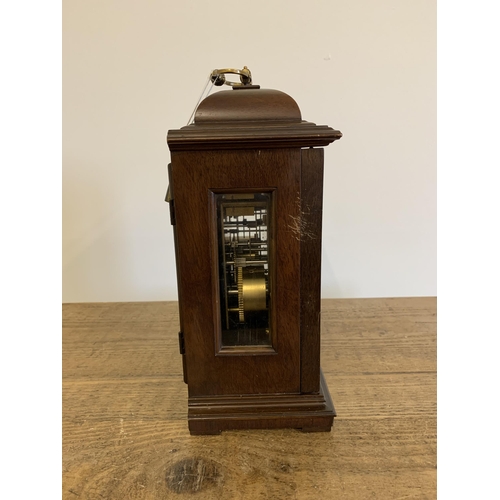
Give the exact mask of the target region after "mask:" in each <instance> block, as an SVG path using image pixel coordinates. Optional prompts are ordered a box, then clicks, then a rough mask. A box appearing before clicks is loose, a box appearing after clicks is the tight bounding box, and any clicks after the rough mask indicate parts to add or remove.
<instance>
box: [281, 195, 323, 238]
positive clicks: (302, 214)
mask: <svg viewBox="0 0 500 500" xmlns="http://www.w3.org/2000/svg"><path fill="white" fill-rule="evenodd" d="M296 204H297V206H298V208H299V215H291V214H289V217H290V219H291V222H290V223H289V224H288V227H289V229H290V230H291V231H292V233H293V235H294V238H295V239H296V240H298V241H300V240H315V239H316V237H317V235H316V233H315V232H314V231H312V230H311V229H310V228H309V222H308V218H309V217H310V216H311V207H310V206H309V205H308V204H307V203H304V204H303V205H302V206H301V203H300V197H297V200H296Z"/></svg>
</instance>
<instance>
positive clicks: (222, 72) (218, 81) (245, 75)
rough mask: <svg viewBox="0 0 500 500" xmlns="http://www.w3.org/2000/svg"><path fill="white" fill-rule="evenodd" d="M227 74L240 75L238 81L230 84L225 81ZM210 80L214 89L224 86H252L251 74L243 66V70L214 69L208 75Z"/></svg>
mask: <svg viewBox="0 0 500 500" xmlns="http://www.w3.org/2000/svg"><path fill="white" fill-rule="evenodd" d="M227 74H231V75H240V81H239V82H230V81H228V80H226V75H227ZM210 80H211V81H212V83H213V84H214V85H215V86H216V87H220V86H221V85H224V84H225V85H229V86H231V87H242V86H245V85H252V73H251V72H250V70H249V69H248V68H247V67H246V66H243V69H232V68H227V69H214V70H213V71H212V73H211V74H210Z"/></svg>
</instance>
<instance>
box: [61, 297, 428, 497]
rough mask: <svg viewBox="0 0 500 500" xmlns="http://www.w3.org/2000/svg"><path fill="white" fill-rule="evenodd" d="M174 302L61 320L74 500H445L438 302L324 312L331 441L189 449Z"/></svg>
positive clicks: (234, 439) (346, 305) (279, 435)
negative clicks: (439, 498)
mask: <svg viewBox="0 0 500 500" xmlns="http://www.w3.org/2000/svg"><path fill="white" fill-rule="evenodd" d="M178 329H179V327H178V314H177V303H176V302H138V303H128V302H127V303H124V302H122V303H91V304H90V303H88V304H65V305H64V306H63V498H64V499H82V500H83V499H88V500H94V499H106V500H114V499H116V500H128V499H144V500H146V499H166V498H176V499H183V498H191V497H193V495H195V496H196V498H200V499H203V500H205V499H206V500H211V499H231V500H232V499H254V498H256V499H257V498H258V499H264V498H269V499H339V498H340V499H356V500H363V499H368V498H370V499H373V498H376V499H384V500H389V499H403V498H404V499H407V498H408V499H409V498H418V499H426V498H435V497H436V472H437V471H436V298H435V297H423V298H420V297H418V298H391V299H327V300H323V301H322V352H321V366H322V368H323V372H324V375H325V379H326V381H327V383H328V387H329V389H330V392H331V395H332V399H333V402H334V404H335V409H336V411H337V417H336V418H335V421H334V425H333V429H332V432H331V433H302V432H300V431H296V430H288V429H286V430H262V431H260V430H259V431H226V432H223V433H222V434H221V435H220V436H190V434H189V432H188V427H187V387H186V386H185V384H184V383H183V381H182V362H181V356H180V355H179V348H178V339H177V332H178Z"/></svg>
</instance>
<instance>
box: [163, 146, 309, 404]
mask: <svg viewBox="0 0 500 500" xmlns="http://www.w3.org/2000/svg"><path fill="white" fill-rule="evenodd" d="M172 176H173V184H174V186H175V210H176V230H177V238H178V240H177V241H178V249H179V273H180V276H181V280H182V283H181V288H182V290H183V297H184V301H183V310H184V321H183V327H184V338H185V346H186V362H187V366H188V373H189V394H190V396H200V395H202V396H204V395H210V394H252V393H273V392H275V393H280V392H288V393H291V392H299V391H300V370H299V366H300V295H299V281H300V276H299V265H298V264H299V259H300V241H299V239H298V238H297V234H296V227H295V221H296V219H297V218H298V217H299V213H300V206H299V204H298V196H299V192H300V150H298V149H297V150H287V149H285V150H259V151H245V152H239V153H236V152H232V151H223V152H220V151H217V152H203V153H197V152H184V153H173V155H172ZM241 189H247V190H255V191H256V192H259V191H264V190H272V193H273V198H274V210H273V212H274V227H275V231H274V234H275V242H274V252H273V256H272V257H271V258H272V259H273V257H274V259H273V261H274V262H272V264H273V265H274V274H273V277H275V280H274V290H275V291H276V292H275V293H273V292H271V293H272V294H273V297H272V302H271V304H272V305H271V318H272V325H271V328H274V329H275V332H276V333H275V337H276V346H275V349H276V352H277V354H275V355H246V356H241V355H239V356H227V355H224V356H215V353H216V351H217V346H216V338H217V332H216V328H220V315H219V313H218V311H219V306H218V300H219V298H218V288H217V287H218V282H217V278H216V277H217V254H216V245H215V242H214V237H215V236H214V235H215V233H216V231H215V227H214V225H215V223H214V220H213V217H212V210H211V209H212V205H211V203H212V198H211V196H212V192H214V191H216V192H220V191H221V190H222V191H225V192H231V191H232V190H237V191H240V190H241ZM278 311H279V314H278Z"/></svg>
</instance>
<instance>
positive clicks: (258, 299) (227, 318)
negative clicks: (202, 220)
mask: <svg viewBox="0 0 500 500" xmlns="http://www.w3.org/2000/svg"><path fill="white" fill-rule="evenodd" d="M216 199H217V225H218V252H219V290H220V307H221V311H220V313H221V326H222V336H221V337H222V338H221V344H222V347H233V346H271V345H272V342H271V332H270V324H271V323H270V300H271V293H270V279H269V276H270V243H271V241H270V234H271V232H270V229H271V226H270V225H271V193H237V194H236V193H235V194H227V193H225V194H216Z"/></svg>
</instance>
